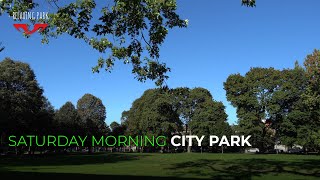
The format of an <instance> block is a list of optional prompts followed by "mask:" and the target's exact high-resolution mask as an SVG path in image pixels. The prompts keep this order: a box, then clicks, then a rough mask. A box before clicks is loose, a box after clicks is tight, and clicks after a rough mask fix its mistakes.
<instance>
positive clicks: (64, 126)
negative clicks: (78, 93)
mask: <svg viewBox="0 0 320 180" xmlns="http://www.w3.org/2000/svg"><path fill="white" fill-rule="evenodd" d="M54 119H55V122H56V126H57V131H58V132H57V133H58V134H59V133H61V134H64V135H74V134H84V133H85V132H83V131H82V130H83V129H84V126H85V124H83V123H81V121H80V117H79V115H78V111H77V110H76V108H75V106H74V105H73V104H72V103H71V102H69V101H68V102H66V103H65V104H64V105H62V106H61V107H60V109H59V110H57V111H56V112H55V117H54Z"/></svg>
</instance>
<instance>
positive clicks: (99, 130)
mask: <svg viewBox="0 0 320 180" xmlns="http://www.w3.org/2000/svg"><path fill="white" fill-rule="evenodd" d="M77 111H78V114H79V117H80V120H81V123H82V124H84V125H85V127H86V128H87V133H89V134H92V135H96V134H104V135H105V134H106V133H107V132H108V128H107V125H106V122H105V120H106V107H105V106H104V105H103V103H102V101H101V99H99V98H97V97H95V96H94V95H92V94H85V95H83V96H82V97H81V98H80V99H79V100H78V102H77Z"/></svg>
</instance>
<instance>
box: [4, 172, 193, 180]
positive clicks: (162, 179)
mask: <svg viewBox="0 0 320 180" xmlns="http://www.w3.org/2000/svg"><path fill="white" fill-rule="evenodd" d="M0 174H1V177H2V178H3V177H8V178H10V177H14V178H19V177H21V178H23V179H31V178H52V179H54V178H63V179H67V178H78V179H84V178H109V179H136V178H137V179H139V180H142V179H150V180H167V179H176V180H179V179H181V178H175V177H153V176H129V175H95V174H73V173H37V172H14V171H5V172H1V171H0ZM183 179H189V178H183ZM190 179H191V178H190Z"/></svg>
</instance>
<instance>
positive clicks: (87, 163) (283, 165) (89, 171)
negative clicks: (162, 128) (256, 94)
mask: <svg viewBox="0 0 320 180" xmlns="http://www.w3.org/2000/svg"><path fill="white" fill-rule="evenodd" d="M0 173H1V176H2V177H3V176H12V177H13V176H17V177H23V178H27V177H35V176H37V177H47V176H50V177H53V176H54V177H57V178H59V177H70V178H78V177H87V178H90V177H92V178H99V177H106V178H121V179H127V178H128V179H129V178H130V179H132V178H133V177H137V178H139V179H154V180H157V179H165V178H168V177H170V179H181V178H183V179H186V178H193V179H200V178H206V179H320V156H316V155H312V156H311V155H283V154H272V155H255V154H207V153H203V154H195V153H191V154H184V153H182V154H139V153H128V154H121V153H114V154H95V155H51V156H40V155H37V156H22V157H1V160H0Z"/></svg>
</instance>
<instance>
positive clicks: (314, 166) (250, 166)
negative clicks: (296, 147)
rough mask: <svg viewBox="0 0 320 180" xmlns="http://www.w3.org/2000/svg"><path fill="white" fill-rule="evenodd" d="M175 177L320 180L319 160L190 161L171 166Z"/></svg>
mask: <svg viewBox="0 0 320 180" xmlns="http://www.w3.org/2000/svg"><path fill="white" fill-rule="evenodd" d="M170 170H174V171H173V175H174V176H185V175H186V174H190V175H200V176H206V177H210V178H212V179H252V178H253V177H261V176H264V175H266V174H272V175H284V174H285V175H288V176H293V177H297V176H299V177H305V178H303V179H307V177H313V178H319V179H320V162H319V160H300V161H291V162H290V161H280V160H279V161H277V160H268V159H255V158H253V159H235V160H232V161H224V160H207V159H200V160H198V161H193V162H192V161H188V162H184V163H177V164H173V165H172V166H170Z"/></svg>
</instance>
